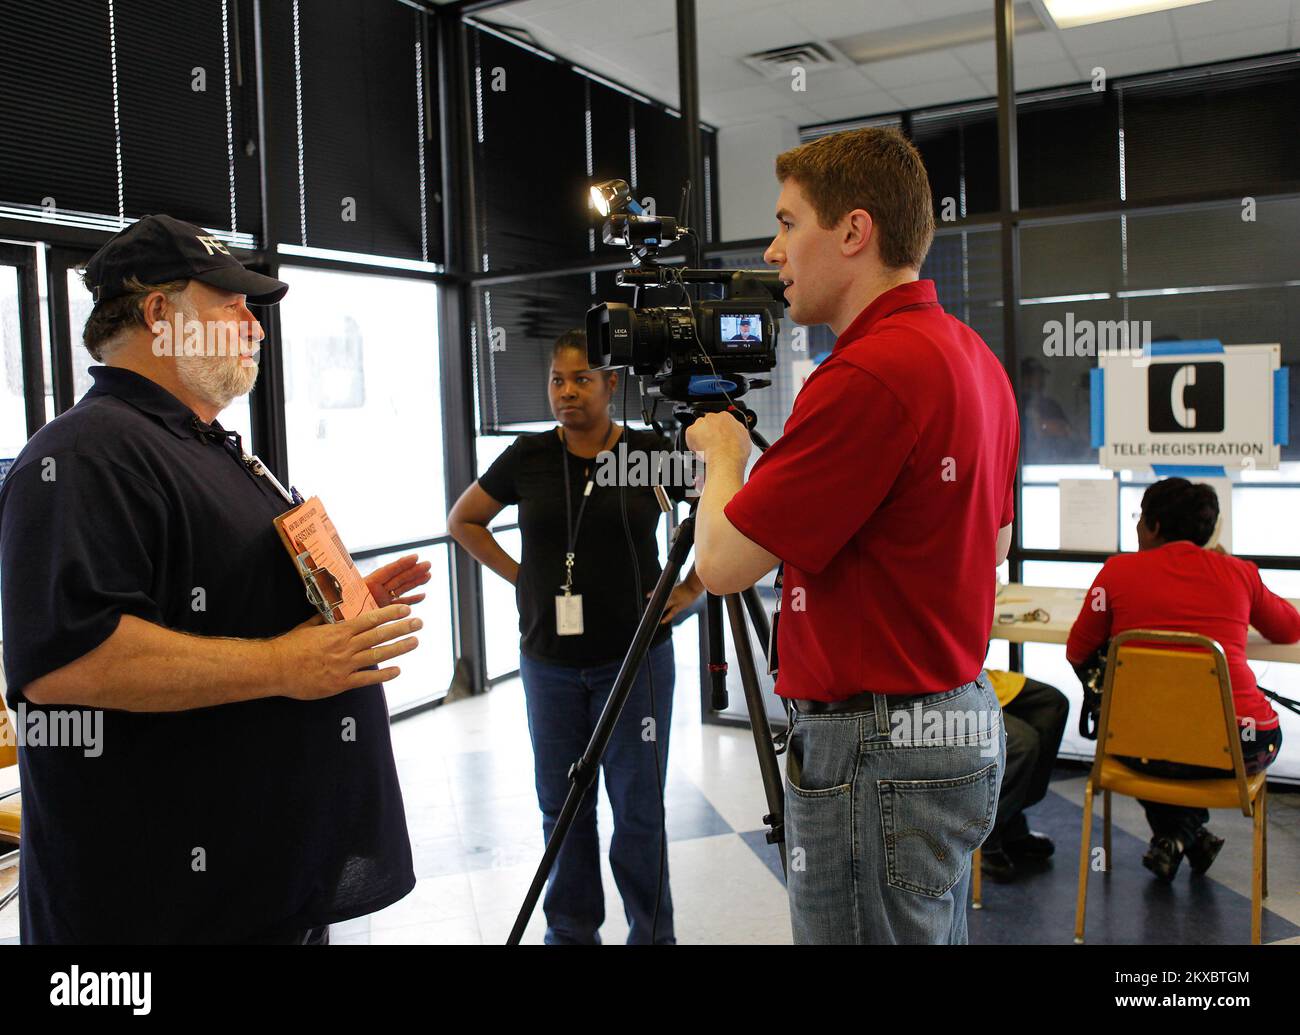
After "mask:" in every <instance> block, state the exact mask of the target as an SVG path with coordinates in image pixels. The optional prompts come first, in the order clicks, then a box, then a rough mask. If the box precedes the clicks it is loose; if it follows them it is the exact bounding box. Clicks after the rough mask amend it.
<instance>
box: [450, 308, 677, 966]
mask: <svg viewBox="0 0 1300 1035" xmlns="http://www.w3.org/2000/svg"><path fill="white" fill-rule="evenodd" d="M617 386H618V374H617V373H614V372H611V371H594V370H591V369H589V367H588V360H587V346H586V338H585V336H584V334H583V332H582V331H580V330H575V331H569V332H567V333H565V334H564V335H562V336H561V337H560V339H559V341H557V342H556V344H555V347H554V350H553V353H552V358H551V373H550V380H549V395H550V403H551V410H552V412H553V413H554V414H555V418H556V420H558V421H559V426H558V427H556V428H553V429H551V430H549V431H544V432H541V433H538V434H533V435H521V436H520V437H519V438H518V439H516V440H515V442H514V443H513V444H512V445H511V446H510V448H509V449H507V450H506V452H505V453H503V454H502V455H501V456H500V457H499V458H498V459H497V460H496V462H495V463H493V464H492V466H491V467H490V468H489V469H488V470H487V471H486V472H485V473H484V474H483V475H482V476H481V477H480V478H479V480H478V481H477V482H475V483H474V484H473V485H471V486H470V487H469V488H468V489H466V490H465V492H464V494H463V495H462V496H461V497H460V499H459V500H457V501H456V505H455V506H454V507H453V508H452V510H451V514H450V515H449V516H448V519H447V523H448V528H449V530H450V532H451V534H452V536H453V537H454V538H455V539H456V541H457V542H459V543H460V544H461V545H462V546H463V547H465V549H466V550H468V551H469V552H470V553H471V554H472V555H473V556H474V557H475V558H476V559H477V560H478V561H479V562H480V563H482V564H483V565H485V566H486V567H489V568H491V569H492V570H493V571H494V572H496V573H497V574H498V575H500V576H501V577H502V578H504V579H506V580H507V581H508V582H510V583H512V584H513V585H514V586H515V598H516V600H517V602H518V605H519V629H520V633H521V642H520V659H519V670H520V675H521V677H522V679H523V684H524V695H525V698H526V700H527V706H528V729H529V733H530V734H531V736H532V741H533V755H534V759H535V765H536V777H537V798H538V804H539V805H540V806H541V809H542V829H543V831H544V833H545V836H546V837H547V838H548V839H549V838H550V836H551V831H552V830H553V829H554V827H555V821H556V819H557V817H558V815H559V812H560V809H561V807H562V806H563V804H564V799H565V797H566V795H567V794H568V791H569V778H568V772H569V767H570V766H571V765H572V764H573V763H574V762H576V761H577V760H578V759H579V758H580V757H581V756H582V752H583V750H584V749H585V748H586V746H587V742H588V741H589V740H590V738H591V734H592V731H593V730H594V728H595V725H596V721H597V720H598V719H599V717H600V713H601V711H602V709H603V708H604V706H605V701H606V700H607V698H608V697H609V693H610V690H611V689H612V688H613V685H614V679H615V677H616V676H617V675H618V670H619V667H620V665H621V663H622V660H623V657H624V655H625V654H626V653H627V649H628V647H629V646H630V644H631V642H632V637H633V634H634V632H635V630H636V626H637V623H638V622H639V621H640V618H641V612H642V610H643V609H644V607H645V601H646V598H647V597H648V596H649V594H650V592H651V590H653V588H654V585H655V583H656V581H657V580H658V578H659V575H660V570H661V569H660V566H659V551H658V541H657V537H656V530H657V528H658V525H659V519H660V517H661V514H662V512H661V510H660V507H659V504H658V502H657V500H656V497H655V492H654V489H653V486H652V485H651V484H646V483H645V479H644V478H638V477H636V472H638V471H639V472H642V473H646V472H649V471H652V470H659V469H660V468H658V467H657V466H656V465H655V464H654V462H653V460H654V459H657V458H655V457H654V456H653V454H655V453H660V455H661V456H662V452H663V451H667V450H668V449H669V448H670V447H669V444H668V442H667V441H666V440H664V439H663V438H661V437H660V436H659V435H657V434H655V433H654V432H652V431H639V430H634V429H627V430H626V431H625V430H624V429H623V428H621V427H619V425H617V424H615V423H614V421H613V420H612V419H611V417H610V403H611V400H612V399H613V394H614V391H615V389H616V388H617ZM625 437H626V439H627V441H626V442H624V441H623V440H624V438H625ZM639 453H646V454H651V455H650V456H646V457H641V456H638V455H637V454H639ZM672 469H674V470H680V469H681V468H680V466H678V465H673V468H672ZM629 475H630V476H629ZM627 482H635V484H626V483H627ZM665 488H666V489H667V490H668V492H669V495H670V496H675V497H676V498H678V499H680V498H681V497H682V496H683V495H684V487H682V486H676V487H670V486H665ZM515 503H517V504H518V505H519V527H520V533H521V540H522V556H521V558H520V560H519V561H518V562H516V561H515V560H514V558H512V557H511V556H510V555H509V554H507V553H506V552H505V550H504V549H502V547H501V545H500V544H499V543H498V542H497V541H496V539H495V538H494V537H493V535H492V533H491V532H490V531H489V530H488V527H487V526H488V524H489V523H490V522H491V521H492V519H493V518H494V517H495V516H496V515H497V514H498V513H500V512H501V510H502V509H503V508H504V507H507V506H509V505H511V504H515ZM625 514H626V525H625V518H624V515H625ZM629 536H630V539H631V543H630V544H629ZM629 546H631V549H629ZM702 591H703V586H702V584H701V583H700V581H699V579H698V578H697V577H696V575H695V572H694V569H692V570H691V572H690V574H689V575H688V576H687V577H686V579H684V580H683V581H682V582H680V583H679V584H678V585H677V586H676V587H674V589H673V591H672V594H671V595H670V596H669V598H668V604H667V608H666V610H665V613H664V619H663V625H662V627H661V629H660V630H659V632H658V633H657V634H656V636H655V637H654V639H653V641H652V642H651V647H650V650H649V652H648V654H647V657H646V663H645V664H643V665H642V666H641V669H640V671H639V672H638V674H637V679H636V682H635V683H634V685H633V687H632V691H631V693H630V695H629V697H628V699H627V703H626V705H625V706H624V708H623V712H622V715H621V716H620V717H619V720H618V723H617V725H616V726H615V729H614V732H613V735H612V736H611V738H610V742H609V746H608V748H607V750H606V752H605V755H604V758H603V759H602V765H603V768H604V771H605V783H606V789H607V791H608V794H609V799H610V804H611V806H612V808H613V812H614V834H613V839H612V842H611V844H610V850H609V859H610V866H611V868H612V869H613V871H614V880H615V882H616V883H617V884H618V889H619V893H620V894H621V895H622V898H623V906H624V911H625V912H626V914H627V918H628V925H629V930H628V942H629V944H648V943H650V942H651V941H654V942H658V943H669V942H673V941H674V940H675V938H674V935H673V912H672V897H671V895H670V894H669V890H668V869H667V866H668V864H667V852H666V846H665V845H664V844H663V841H662V836H661V831H662V818H663V795H662V786H663V781H664V780H665V779H666V777H667V768H666V767H667V762H668V734H669V727H670V725H671V721H672V698H673V683H674V661H673V645H672V638H671V634H670V633H671V630H670V628H669V625H668V622H669V621H670V619H671V618H672V617H673V616H674V615H676V614H677V613H678V612H680V611H681V610H683V609H684V608H687V607H689V606H690V605H691V603H692V602H693V601H694V600H695V598H696V597H697V596H699V594H700V593H701V592H702ZM491 620H492V618H491V616H489V621H491ZM655 746H657V747H658V751H657V752H656V751H655V750H653V748H654V747H655ZM656 755H657V757H656ZM656 889H659V891H660V894H659V896H658V900H657V904H656ZM542 905H543V910H544V912H545V913H546V924H547V929H546V941H547V943H548V944H565V943H581V944H595V943H599V941H600V935H599V928H600V925H601V923H602V922H603V920H604V916H605V898H604V892H603V890H602V888H601V880H600V842H599V839H598V837H597V834H596V786H595V785H593V787H592V790H591V792H590V793H588V795H587V796H586V798H585V799H584V801H583V803H582V806H581V808H580V809H579V811H578V814H577V816H576V817H575V819H574V823H573V826H572V827H571V828H570V830H569V834H568V837H567V838H566V839H565V843H564V847H563V850H562V851H561V852H560V855H559V858H558V859H557V860H556V863H555V867H554V869H553V870H552V871H551V879H550V883H549V885H548V887H547V891H546V897H545V899H544V900H543V904H542Z"/></svg>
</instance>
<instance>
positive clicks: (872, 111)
mask: <svg viewBox="0 0 1300 1035" xmlns="http://www.w3.org/2000/svg"><path fill="white" fill-rule="evenodd" d="M809 107H810V108H812V110H813V111H814V112H816V113H817V116H818V121H820V122H838V121H839V120H841V119H852V118H857V117H858V116H860V115H881V114H884V113H886V112H894V111H900V110H901V109H902V107H903V105H901V104H900V103H899V102H898V100H897V99H896V98H895V97H894V96H893V95H892V94H889V93H886V92H885V91H884V90H873V91H872V92H870V93H864V94H862V95H861V96H859V97H839V98H835V99H834V100H826V101H818V102H816V103H810V104H809Z"/></svg>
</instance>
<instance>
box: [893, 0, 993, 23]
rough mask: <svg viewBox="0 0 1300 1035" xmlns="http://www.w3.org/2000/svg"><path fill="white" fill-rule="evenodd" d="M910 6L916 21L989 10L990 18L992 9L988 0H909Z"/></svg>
mask: <svg viewBox="0 0 1300 1035" xmlns="http://www.w3.org/2000/svg"><path fill="white" fill-rule="evenodd" d="M910 6H911V8H912V10H913V11H915V12H916V13H915V16H914V17H915V20H916V21H918V22H922V21H930V20H931V19H934V18H949V17H951V16H952V15H954V14H970V13H971V12H972V11H989V12H990V14H989V17H990V18H991V17H992V13H991V12H992V10H993V5H992V4H991V3H989V0H911V3H910Z"/></svg>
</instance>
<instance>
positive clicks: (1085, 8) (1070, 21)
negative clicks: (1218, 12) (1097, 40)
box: [1043, 0, 1209, 29]
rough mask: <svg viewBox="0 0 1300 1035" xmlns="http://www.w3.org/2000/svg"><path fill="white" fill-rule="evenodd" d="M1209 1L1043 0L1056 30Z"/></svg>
mask: <svg viewBox="0 0 1300 1035" xmlns="http://www.w3.org/2000/svg"><path fill="white" fill-rule="evenodd" d="M1204 3H1209V0H1043V5H1044V6H1045V7H1046V8H1047V13H1048V14H1050V15H1051V16H1052V21H1054V22H1056V27H1057V28H1058V29H1072V28H1074V27H1075V26H1076V25H1092V24H1093V23H1094V22H1108V21H1112V20H1114V19H1115V18H1132V17H1133V16H1134V15H1136V14H1151V13H1153V12H1155V11H1171V10H1173V9H1174V8H1175V7H1190V6H1191V5H1192V4H1204Z"/></svg>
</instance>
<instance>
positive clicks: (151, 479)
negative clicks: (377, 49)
mask: <svg viewBox="0 0 1300 1035" xmlns="http://www.w3.org/2000/svg"><path fill="white" fill-rule="evenodd" d="M91 374H92V375H93V376H94V378H95V386H94V387H93V388H92V389H91V390H90V391H89V392H87V393H86V395H85V397H84V398H83V399H82V400H81V401H80V402H79V403H77V405H76V406H74V407H73V408H72V409H71V410H69V411H68V412H67V413H65V414H63V415H62V416H60V417H58V418H57V419H56V420H54V421H52V422H50V423H49V424H47V425H46V426H45V427H44V428H42V429H41V430H40V431H39V432H37V433H36V434H35V435H34V436H32V438H31V440H30V441H29V442H28V444H27V446H26V447H25V448H24V449H23V451H22V453H20V454H19V456H18V459H17V461H16V462H15V464H14V466H13V469H12V470H11V471H10V472H9V475H8V477H7V478H6V479H5V483H4V487H3V489H2V490H0V570H2V571H3V582H2V583H0V587H2V591H3V592H2V596H3V619H4V665H5V676H6V679H7V681H8V686H9V691H8V699H9V703H10V707H11V708H15V709H16V708H17V707H18V706H19V705H25V707H26V712H27V715H28V716H29V722H30V716H31V715H32V714H33V713H34V712H36V711H39V710H40V709H39V707H38V706H36V705H32V704H31V703H30V702H28V701H26V699H25V698H24V696H23V694H22V688H23V687H24V686H25V685H26V684H28V683H29V682H31V681H32V680H33V679H36V678H37V677H39V676H41V675H44V674H46V673H48V672H51V671H53V670H55V669H57V668H60V667H62V666H63V665H66V664H67V663H68V662H70V661H73V660H74V659H76V658H78V657H81V656H82V655H84V654H86V653H87V652H88V651H90V650H92V649H93V648H95V647H96V646H98V645H99V644H100V643H102V642H103V641H104V640H105V639H107V638H108V637H109V636H110V635H111V634H112V633H113V631H114V630H115V629H116V628H117V624H118V621H119V619H120V617H121V616H122V615H124V614H130V615H135V616H136V617H138V618H141V619H144V620H145V621H148V622H153V623H155V624H158V625H161V626H165V627H167V628H169V629H173V630H176V631H178V632H185V633H192V634H196V635H201V636H230V637H241V638H245V637H272V636H277V635H279V634H281V633H284V632H286V631H288V630H289V629H292V628H293V627H294V626H296V625H298V624H300V623H301V622H303V621H304V620H305V619H307V618H308V617H310V616H311V614H312V608H311V605H310V604H309V603H308V602H307V599H306V596H305V594H304V592H303V587H302V583H301V582H300V581H299V579H298V576H297V574H296V573H295V572H294V570H293V565H292V562H291V561H290V559H289V557H288V555H287V553H286V552H285V550H284V547H283V546H282V545H281V543H280V540H279V537H278V535H277V534H276V532H275V530H274V528H273V527H272V524H271V519H272V518H273V517H275V516H276V515H277V514H279V513H281V512H283V511H284V510H286V509H287V505H286V504H285V501H284V500H283V498H281V497H280V495H279V494H278V493H277V492H275V490H274V489H273V488H272V487H271V486H270V485H268V484H266V483H265V479H263V478H259V477H256V476H255V475H253V474H252V473H251V472H250V471H249V470H248V469H247V467H246V466H245V465H244V464H243V463H242V462H241V460H240V459H239V453H238V450H239V446H238V444H237V443H236V441H235V439H236V436H234V435H233V434H232V435H231V436H230V438H229V439H227V440H226V441H225V443H224V444H223V443H222V441H221V436H222V431H223V429H221V427H220V425H219V424H216V423H214V424H213V425H211V426H208V425H204V424H201V423H200V422H199V421H198V418H197V417H196V416H195V415H194V413H193V412H191V411H190V409H189V408H188V407H186V406H185V405H184V404H183V403H181V402H180V400H178V399H177V398H176V397H175V396H173V395H172V394H171V393H169V392H167V391H166V390H165V389H163V388H162V387H160V386H159V385H157V384H155V383H154V382H153V381H150V380H149V379H148V378H145V377H143V376H141V375H139V374H136V373H133V372H132V371H129V370H125V369H122V368H117V367H92V368H91ZM205 432H206V433H205ZM58 707H59V706H57V705H51V706H49V708H48V709H46V710H47V711H53V710H57V709H58ZM65 707H67V706H65ZM100 746H101V753H100V754H99V755H98V756H97V757H88V755H87V752H86V751H85V750H83V749H81V748H76V747H67V746H58V747H54V746H40V747H36V746H30V745H29V746H26V747H20V751H19V771H20V775H21V780H22V794H23V836H22V855H21V859H20V866H21V869H20V874H21V884H22V893H21V910H22V912H21V929H22V939H23V941H24V942H83V943H84V942H98V943H123V942H189V943H193V942H231V941H245V940H259V939H263V938H276V937H279V936H281V935H283V934H287V933H289V932H292V931H294V930H298V929H302V928H307V927H312V926H317V925H321V924H326V923H332V922H337V921H341V920H345V919H348V918H350V917H354V916H359V915H362V914H365V913H370V912H373V911H374V910H376V909H379V908H381V907H383V906H386V905H388V904H390V903H392V902H394V901H396V900H397V899H399V898H401V897H402V896H403V895H405V894H406V893H407V892H408V891H410V889H411V888H412V886H413V885H414V883H415V878H414V874H413V872H412V866H411V850H410V842H409V840H408V838H407V832H406V821H405V814H404V811H403V807H402V795H401V790H400V788H399V786H398V781H397V771H396V767H395V764H394V761H393V752H392V744H391V741H390V739H389V728H388V711H387V707H386V704H385V700H384V693H383V689H382V687H380V686H378V685H374V686H369V687H363V688H361V689H357V690H351V691H348V692H346V693H343V694H339V695H337V696H335V697H330V698H327V699H325V700H321V701H311V702H304V701H295V700H291V699H289V698H287V697H270V698H263V699H261V700H256V701H249V702H241V703H235V704H225V705H219V706H214V707H210V708H200V709H193V710H189V711H182V712H158V713H140V712H125V711H105V712H104V719H103V732H102V737H101V745H100Z"/></svg>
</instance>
